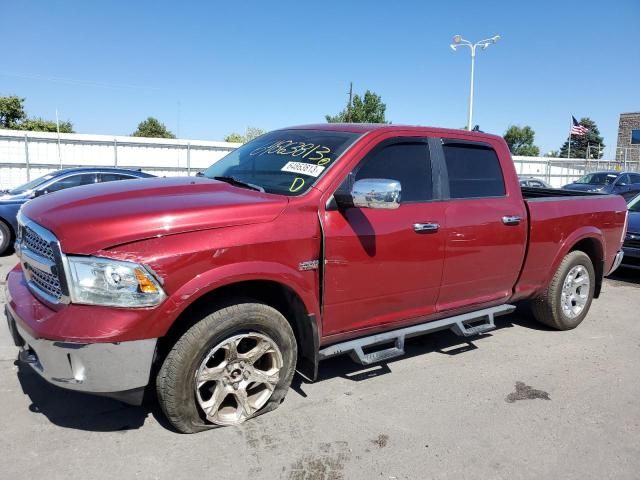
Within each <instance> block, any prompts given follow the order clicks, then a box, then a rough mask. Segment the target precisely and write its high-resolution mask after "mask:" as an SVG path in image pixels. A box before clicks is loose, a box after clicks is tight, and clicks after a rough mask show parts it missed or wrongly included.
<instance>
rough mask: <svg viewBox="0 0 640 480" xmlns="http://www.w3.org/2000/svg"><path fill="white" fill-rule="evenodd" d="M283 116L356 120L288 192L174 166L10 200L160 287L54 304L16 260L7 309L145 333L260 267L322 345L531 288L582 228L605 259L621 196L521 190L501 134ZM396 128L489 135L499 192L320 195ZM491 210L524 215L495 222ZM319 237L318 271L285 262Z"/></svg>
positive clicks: (46, 332)
mask: <svg viewBox="0 0 640 480" xmlns="http://www.w3.org/2000/svg"><path fill="white" fill-rule="evenodd" d="M295 128H300V129H305V128H308V129H316V130H317V129H324V130H342V131H349V132H356V133H360V134H362V136H361V137H360V138H359V139H358V140H357V141H356V142H355V143H354V144H353V145H352V146H351V147H350V148H349V149H348V150H347V151H346V152H345V153H344V154H343V156H342V157H341V158H340V159H338V160H337V161H336V162H334V164H332V166H331V167H330V168H329V169H327V171H326V174H325V175H324V176H322V177H321V178H320V179H319V180H318V182H317V183H316V184H315V186H314V187H313V188H311V189H310V190H309V191H308V192H307V193H306V194H304V195H302V196H300V197H288V198H287V197H284V196H280V195H273V194H267V193H260V192H256V191H251V190H247V189H242V188H238V187H234V186H230V185H227V184H224V183H220V182H216V181H213V180H208V179H194V178H187V179H184V178H182V179H152V180H131V181H127V182H113V183H107V184H102V185H95V186H91V187H89V188H83V187H79V188H76V189H70V190H67V191H63V192H59V193H56V194H53V195H48V196H46V197H44V198H42V199H36V200H34V201H32V202H29V203H28V204H27V205H26V206H25V208H24V214H25V215H26V216H28V217H29V218H31V219H32V220H34V221H36V222H37V223H39V224H41V225H42V226H44V227H45V228H47V229H49V230H51V231H52V232H53V233H54V234H55V235H56V236H57V237H58V239H59V240H60V243H61V246H62V250H63V251H64V252H65V253H68V254H86V255H98V256H107V257H112V258H117V259H124V260H132V261H136V262H140V263H144V264H146V265H148V266H150V267H151V268H152V269H153V271H154V272H156V273H157V274H158V276H159V277H160V278H162V279H163V281H164V285H163V287H164V289H165V291H166V293H167V296H168V298H167V299H166V300H165V301H164V302H163V303H162V304H161V305H159V306H157V307H155V308H143V309H118V308H108V307H95V306H83V305H69V306H66V307H64V308H61V309H59V310H57V311H53V310H51V309H49V308H48V307H46V306H45V305H44V304H42V303H40V302H39V301H38V300H37V299H36V298H35V297H34V296H32V294H31V293H30V292H29V290H28V289H27V288H26V285H25V283H24V278H23V275H22V273H21V271H20V268H19V267H16V268H15V269H14V270H13V271H12V272H10V274H9V276H8V291H9V297H10V298H9V305H10V307H11V309H13V310H14V311H15V312H16V314H17V316H18V317H19V318H20V320H21V321H22V323H24V324H25V328H27V330H28V331H29V332H30V333H31V334H32V335H34V336H35V337H38V338H48V339H53V340H68V341H77V342H119V341H127V340H138V339H144V338H157V337H162V336H163V335H165V334H166V332H167V330H168V329H169V328H170V327H171V325H172V324H173V323H174V322H175V321H176V320H177V319H178V318H179V317H180V315H181V313H182V312H184V310H185V309H186V308H187V307H188V306H189V305H191V304H192V303H193V302H194V301H196V300H197V299H198V298H200V297H202V295H205V294H207V293H208V292H211V291H214V290H216V289H217V288H219V287H221V286H224V285H229V284H233V283H237V282H242V281H251V280H261V281H271V282H277V283H280V284H282V285H284V286H286V287H287V288H288V289H290V290H291V291H293V292H294V293H295V294H296V295H297V296H298V297H299V298H300V299H301V301H302V302H303V304H304V306H305V308H306V310H307V312H308V313H309V314H313V315H315V318H316V321H317V327H318V332H319V334H320V341H321V344H327V343H330V342H333V341H337V340H339V339H346V338H351V337H355V336H359V335H362V334H365V333H369V332H374V331H380V330H385V329H389V328H396V327H399V326H404V325H408V324H411V323H418V322H423V321H425V320H430V319H436V318H441V317H443V316H447V315H451V314H452V313H458V312H463V311H469V310H473V309H476V308H480V307H483V306H488V305H495V304H500V303H505V302H508V301H511V300H514V299H521V298H527V297H531V296H533V295H536V294H537V293H539V292H540V290H541V289H543V288H544V287H545V286H546V285H547V284H548V282H549V280H550V278H551V275H553V272H554V270H555V268H556V267H557V265H558V263H559V262H560V260H561V259H562V257H563V256H564V255H565V254H566V252H567V251H568V250H569V249H570V248H571V247H572V246H573V245H574V244H575V243H576V242H577V241H579V240H581V239H583V238H587V237H588V238H594V239H596V240H597V241H598V242H600V244H601V245H602V253H603V258H604V263H605V270H607V269H608V267H609V266H611V264H612V262H613V258H614V255H615V253H616V252H617V250H618V249H619V248H620V245H621V236H622V228H623V223H624V215H625V213H624V211H625V205H624V201H623V200H622V198H621V197H620V198H619V199H618V198H616V197H612V196H607V197H597V196H589V197H581V198H575V197H574V198H571V199H555V198H554V199H545V200H542V201H527V202H525V201H524V200H523V199H522V194H521V190H520V187H519V184H518V180H517V176H516V173H515V169H514V167H513V163H512V161H511V157H510V155H509V152H508V150H507V147H506V145H505V144H504V141H503V140H502V139H501V138H500V137H496V136H493V135H487V134H481V133H473V132H465V131H461V130H446V129H434V128H422V127H403V126H394V125H353V124H349V125H335V124H323V125H313V126H303V127H295ZM395 136H422V137H447V138H459V139H470V140H479V141H483V142H486V143H490V144H491V145H492V146H493V147H494V148H495V150H496V151H497V153H498V157H499V158H500V162H501V165H502V169H503V172H504V179H505V188H506V192H507V195H506V196H505V197H501V198H491V199H478V200H475V199H468V200H455V201H452V200H444V201H433V202H424V203H415V204H403V205H401V206H400V208H398V209H396V210H373V209H355V208H351V209H346V210H343V211H338V210H327V209H326V203H327V201H328V200H329V199H330V197H331V196H332V194H333V192H334V191H335V189H336V188H337V187H338V186H339V185H340V183H341V182H342V181H343V180H344V178H345V176H346V175H347V174H348V172H350V171H351V169H352V168H353V167H354V166H355V165H356V164H357V163H358V162H359V161H360V160H361V159H362V158H363V156H364V155H365V154H366V153H367V152H368V151H369V150H370V149H371V148H373V147H374V146H375V145H377V144H378V143H379V142H381V141H382V140H385V139H387V138H392V137H395ZM505 215H518V216H521V217H522V218H523V222H522V223H521V225H519V226H511V227H509V226H505V225H503V224H502V222H501V218H502V216H505ZM423 222H437V223H439V224H440V225H441V227H442V228H441V230H440V231H439V232H437V233H436V234H429V235H418V234H416V233H415V232H414V231H413V229H412V225H413V223H423ZM323 238H324V244H323ZM323 246H324V254H325V257H324V258H323V259H321V260H326V263H325V265H324V285H323V286H322V285H321V278H320V274H321V272H320V270H309V271H300V268H299V265H300V263H301V262H305V261H309V260H316V259H320V257H321V254H322V248H323ZM321 287H323V288H321ZM321 291H322V292H323V297H321ZM323 299H324V302H323V303H324V304H323V305H321V303H322V300H323Z"/></svg>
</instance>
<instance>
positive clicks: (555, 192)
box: [521, 187, 607, 200]
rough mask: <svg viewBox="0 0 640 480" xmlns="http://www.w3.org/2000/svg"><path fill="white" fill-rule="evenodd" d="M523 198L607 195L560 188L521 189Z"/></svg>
mask: <svg viewBox="0 0 640 480" xmlns="http://www.w3.org/2000/svg"><path fill="white" fill-rule="evenodd" d="M521 190H522V197H523V198H524V199H525V200H537V199H541V198H556V199H557V198H558V197H589V196H594V195H600V196H605V195H607V194H606V193H600V192H580V191H577V190H562V189H559V188H532V187H521Z"/></svg>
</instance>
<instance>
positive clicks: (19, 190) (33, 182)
mask: <svg viewBox="0 0 640 480" xmlns="http://www.w3.org/2000/svg"><path fill="white" fill-rule="evenodd" d="M52 178H53V175H45V176H43V177H38V178H36V179H35V180H31V181H30V182H27V183H25V184H24V185H20V186H19V187H16V188H14V189H13V190H9V191H8V192H7V193H9V195H20V194H21V193H25V192H28V191H29V190H33V189H34V188H36V187H37V186H38V185H41V184H43V183H44V182H46V181H47V180H51V179H52Z"/></svg>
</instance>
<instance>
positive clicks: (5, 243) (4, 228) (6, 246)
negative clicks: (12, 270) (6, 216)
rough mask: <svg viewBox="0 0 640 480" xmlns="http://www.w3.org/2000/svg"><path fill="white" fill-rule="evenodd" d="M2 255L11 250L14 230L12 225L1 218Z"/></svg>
mask: <svg viewBox="0 0 640 480" xmlns="http://www.w3.org/2000/svg"><path fill="white" fill-rule="evenodd" d="M0 238H1V239H2V240H0V255H4V254H5V253H8V252H9V251H10V250H11V240H12V239H13V232H12V231H11V227H10V226H9V225H7V224H6V223H4V222H3V221H2V220H0Z"/></svg>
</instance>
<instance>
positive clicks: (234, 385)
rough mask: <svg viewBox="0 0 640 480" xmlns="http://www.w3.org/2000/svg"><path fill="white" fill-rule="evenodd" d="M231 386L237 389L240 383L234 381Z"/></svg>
mask: <svg viewBox="0 0 640 480" xmlns="http://www.w3.org/2000/svg"><path fill="white" fill-rule="evenodd" d="M233 388H234V389H235V390H237V389H238V388H240V384H239V383H237V382H236V383H234V384H233Z"/></svg>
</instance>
